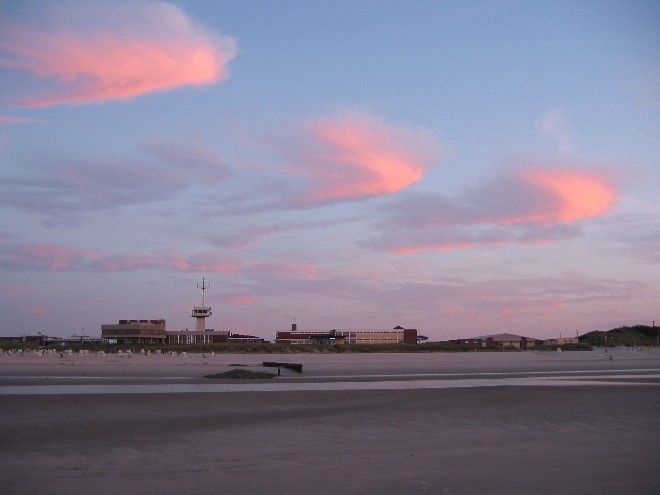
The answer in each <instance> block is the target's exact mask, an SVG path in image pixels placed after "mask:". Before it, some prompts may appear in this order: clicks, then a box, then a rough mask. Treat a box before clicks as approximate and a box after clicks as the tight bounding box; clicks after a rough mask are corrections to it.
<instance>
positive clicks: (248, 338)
mask: <svg viewBox="0 0 660 495" xmlns="http://www.w3.org/2000/svg"><path fill="white" fill-rule="evenodd" d="M227 340H228V342H229V343H230V344H251V343H262V342H266V340H265V339H262V338H261V337H255V336H254V335H241V334H240V333H230V334H229V338H228V339H227Z"/></svg>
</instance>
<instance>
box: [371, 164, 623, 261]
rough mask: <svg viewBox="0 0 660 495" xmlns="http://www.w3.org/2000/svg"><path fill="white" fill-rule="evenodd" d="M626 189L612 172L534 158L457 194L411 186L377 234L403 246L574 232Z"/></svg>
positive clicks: (523, 239)
mask: <svg viewBox="0 0 660 495" xmlns="http://www.w3.org/2000/svg"><path fill="white" fill-rule="evenodd" d="M617 196H618V191H617V189H616V187H615V186H614V184H613V181H612V180H611V179H610V178H609V177H608V176H607V175H605V174H603V173H600V172H594V171H587V170H581V169H580V168H578V167H573V168H570V167H566V166H561V167H559V166H556V165H546V166H532V167H528V168H521V169H518V170H515V171H510V172H508V173H504V174H502V175H500V176H498V177H496V178H494V179H492V180H491V181H490V182H489V183H487V184H485V185H484V186H481V187H479V188H473V189H471V190H468V191H466V192H465V193H464V194H463V195H462V196H459V197H457V198H447V197H445V196H442V195H440V194H438V193H433V192H416V193H408V194H406V195H405V196H402V197H399V198H397V199H396V200H395V201H393V202H391V203H390V204H389V205H387V206H386V216H387V218H386V221H385V222H382V223H381V234H380V236H379V237H378V238H377V239H376V240H374V241H373V242H372V245H373V246H378V247H381V248H384V249H387V250H390V251H392V252H395V253H399V254H410V253H415V252H418V251H426V250H439V251H443V250H444V251H446V250H453V249H467V248H473V247H479V246H496V245H501V244H512V243H520V244H542V243H547V242H554V241H556V240H559V239H564V238H568V237H573V236H575V235H577V234H578V233H579V228H578V226H577V225H576V222H578V221H580V220H583V219H588V218H594V217H597V216H600V215H603V214H605V213H607V212H609V211H610V210H611V208H612V206H613V205H614V203H615V201H616V199H617Z"/></svg>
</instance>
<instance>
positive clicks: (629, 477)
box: [0, 351, 660, 494]
mask: <svg viewBox="0 0 660 495" xmlns="http://www.w3.org/2000/svg"><path fill="white" fill-rule="evenodd" d="M609 355H613V356H614V357H613V360H612V361H610V360H609ZM44 358H45V359H44ZM129 359H130V362H128V361H129ZM276 360H282V361H291V362H302V363H303V364H304V372H303V374H302V375H297V374H295V373H294V372H288V370H287V372H286V373H284V374H283V376H282V377H281V378H279V379H276V380H274V381H272V382H268V383H266V384H262V386H268V384H271V385H274V386H284V385H286V386H287V387H290V389H289V391H278V392H233V393H232V392H226V390H227V388H228V387H229V388H231V387H232V386H234V385H239V384H231V383H215V382H214V383H213V385H212V387H217V390H218V391H221V390H222V391H224V392H223V393H213V392H209V391H207V393H188V392H186V393H129V392H130V391H134V388H135V387H145V386H149V384H152V386H154V387H155V386H160V385H168V384H179V385H181V384H183V386H186V387H189V389H190V390H193V389H194V387H199V386H202V385H199V384H201V383H204V384H208V381H209V380H208V379H204V378H202V376H203V374H206V373H217V372H220V371H223V370H227V369H232V367H230V366H229V365H230V364H244V365H248V366H250V368H249V369H255V370H257V369H259V370H262V369H263V368H262V367H261V366H260V363H261V362H263V361H276ZM283 371H284V370H283ZM659 371H660V352H650V353H645V352H637V351H615V352H614V353H608V354H607V355H605V354H604V353H600V352H599V351H595V352H593V353H529V352H528V353H488V354H481V353H468V354H440V353H438V354H429V355H424V354H401V355H400V354H369V355H349V354H340V355H303V354H300V355H286V356H273V355H250V354H242V355H215V356H213V357H207V358H202V357H201V356H200V355H188V356H185V358H184V357H182V356H179V357H178V358H177V357H172V356H153V355H152V356H149V357H146V356H141V355H140V356H133V357H132V358H117V357H116V356H104V357H101V356H68V357H64V358H60V357H59V356H42V357H41V358H39V357H36V356H33V355H30V356H6V355H3V356H2V357H0V419H2V421H1V423H0V439H1V444H0V463H1V465H2V471H1V472H0V491H1V492H2V493H12V494H14V493H16V494H22V493H35V494H36V493H52V494H57V493H62V494H70V493H88V492H92V493H95V494H106V493H107V494H111V493H123V494H133V493H135V494H138V493H140V494H141V493H154V494H156V493H158V494H170V493H171V494H174V493H176V494H180V493H201V494H206V493H219V494H234V493H235V494H240V493H250V494H251V493H255V494H257V493H259V494H260V493H268V494H285V493H286V494H309V493H314V494H335V493H342V494H352V493H355V494H358V493H360V494H363V493H377V494H406V493H432V494H477V493H493V494H523V493H524V494H528V493H547V494H550V493H552V494H554V493H556V494H560V493H561V494H572V493H575V494H610V493H611V494H622V493H626V494H646V493H648V494H656V493H658V492H659V487H660V470H659V469H658V465H660V379H659V378H658V372H659ZM401 375H407V376H403V377H401ZM420 377H423V378H424V380H422V381H421V382H420V380H419V378H420ZM475 377H477V378H478V379H479V380H481V381H478V380H477V381H475ZM527 377H530V378H527ZM539 377H540V378H542V379H546V378H548V377H550V378H552V380H553V381H552V382H551V386H536V385H535V383H536V382H534V381H532V382H530V383H532V384H531V385H529V386H524V387H520V386H515V385H511V384H508V383H514V382H515V380H522V381H524V380H528V379H529V380H536V379H538V378H539ZM401 378H403V379H405V380H411V381H409V382H402V381H401ZM563 378H568V379H571V380H572V379H576V378H579V379H580V380H581V381H580V382H579V383H584V384H582V385H578V386H571V387H567V386H561V384H562V383H565V382H562V381H561V380H559V379H563ZM508 379H511V380H512V381H511V382H506V380H508ZM488 380H491V381H492V380H505V382H503V383H505V384H504V385H503V386H494V387H493V386H484V384H486V383H491V382H487V381H488ZM585 380H586V381H585ZM603 381H605V382H607V383H612V382H616V384H606V385H603V384H602V383H603ZM439 382H443V383H444V382H447V383H449V382H451V383H462V382H464V383H468V384H469V386H465V387H464V388H442V389H435V388H429V387H426V386H424V385H423V384H428V383H439ZM48 383H53V384H54V385H49V386H44V385H43V384H48ZM337 383H344V384H347V383H348V384H350V383H362V384H363V385H364V384H365V383H366V384H367V387H370V386H373V388H374V389H366V390H342V391H337V390H332V387H333V386H335V385H336V384H337ZM386 383H399V384H401V383H404V384H408V383H409V384H410V386H411V388H412V389H409V390H406V389H402V390H379V389H377V388H378V387H380V386H381V384H386ZM419 383H422V385H419ZM498 383H499V382H498ZM516 383H517V382H516ZM599 383H600V384H599ZM62 384H66V385H67V386H71V387H75V386H79V387H87V389H86V390H88V389H90V387H91V392H92V393H89V392H90V391H89V390H88V391H87V392H86V393H84V394H79V395H70V394H55V395H44V394H43V393H41V392H35V393H33V394H31V395H15V394H12V393H11V391H10V390H9V389H10V388H11V387H16V390H18V389H24V388H25V387H37V388H35V389H34V390H41V391H43V390H45V389H48V388H49V387H57V386H60V385H62ZM78 384H80V385H78ZM109 384H111V385H109ZM310 384H313V385H314V386H317V387H319V388H318V389H316V390H307V391H303V390H301V389H300V388H296V387H303V386H309V385H310ZM475 384H476V385H475ZM109 386H120V387H124V390H125V391H126V393H112V394H111V393H106V391H107V390H108V389H107V387H109ZM203 386H204V387H206V386H207V385H203ZM240 386H243V384H240ZM39 387H40V388H39ZM94 387H96V388H94ZM324 387H325V388H324ZM8 390H9V391H8Z"/></svg>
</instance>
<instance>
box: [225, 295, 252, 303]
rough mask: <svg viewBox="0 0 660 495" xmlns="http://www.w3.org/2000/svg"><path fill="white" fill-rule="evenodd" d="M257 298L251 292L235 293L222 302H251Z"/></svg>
mask: <svg viewBox="0 0 660 495" xmlns="http://www.w3.org/2000/svg"><path fill="white" fill-rule="evenodd" d="M256 300H257V298H256V296H255V295H253V294H235V295H233V296H229V297H227V298H225V299H224V301H223V303H225V304H230V305H232V306H234V305H244V304H253V303H254V302H256Z"/></svg>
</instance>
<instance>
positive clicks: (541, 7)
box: [0, 0, 660, 340]
mask: <svg viewBox="0 0 660 495" xmlns="http://www.w3.org/2000/svg"><path fill="white" fill-rule="evenodd" d="M0 81H1V87H0V179H1V180H0V208H1V212H2V214H1V215H0V314H1V316H2V318H1V319H0V335H22V334H28V335H35V334H37V332H41V333H44V334H47V335H51V336H59V337H68V336H71V335H73V334H81V332H84V333H85V334H86V335H91V336H99V335H100V326H101V324H102V323H116V321H117V320H119V319H160V318H165V319H166V320H167V328H168V330H182V329H186V328H189V329H193V328H194V326H195V322H194V319H193V318H191V317H190V312H191V309H192V307H193V306H195V305H199V304H200V302H201V301H200V300H201V293H200V292H199V291H198V290H197V288H196V284H197V283H198V282H201V280H202V277H206V280H207V281H209V282H210V284H211V287H210V289H209V290H208V291H207V293H206V299H207V303H208V304H209V305H210V306H211V307H212V308H213V316H212V317H211V318H209V320H208V322H207V327H209V328H215V329H218V330H220V329H225V330H230V331H232V332H234V333H249V334H253V335H258V336H261V337H265V338H267V339H274V337H275V332H276V331H277V330H285V329H287V328H289V327H290V325H291V323H293V322H294V321H295V322H297V324H298V328H299V329H301V330H305V329H306V330H329V329H333V328H336V329H352V328H368V329H378V328H380V329H387V328H392V327H394V326H395V325H402V326H405V327H409V328H417V329H418V330H419V332H420V333H421V334H424V335H427V336H429V338H430V340H444V339H450V338H460V337H471V336H477V335H484V334H492V333H500V332H511V333H516V334H521V335H527V336H531V337H537V338H544V337H545V338H550V337H557V336H559V335H560V334H561V335H563V336H572V335H575V333H576V331H577V332H579V333H580V334H582V333H585V332H588V331H591V330H596V329H600V330H607V329H610V328H614V327H618V326H621V325H635V324H646V325H650V324H651V321H652V320H654V319H655V320H658V324H660V3H658V2H657V1H653V0H649V1H635V0H621V1H607V0H604V1H581V2H574V1H556V2H541V1H539V2H536V1H515V0H511V1H507V0H502V1H484V2H481V1H473V2H466V1H437V0H431V1H421V0H420V1H415V0H411V1H402V0H399V1H366V0H362V1H352V0H351V1H348V0H346V1H343V0H339V1H331V2H330V1H313V0H297V1H293V0H288V1H287V0H274V1H247V2H246V1H238V0H236V1H229V0H227V1H177V2H172V3H169V2H149V1H130V2H114V1H107V0H103V1H88V2H82V1H71V2H59V1H30V0H28V1H21V2H7V1H5V2H0Z"/></svg>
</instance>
